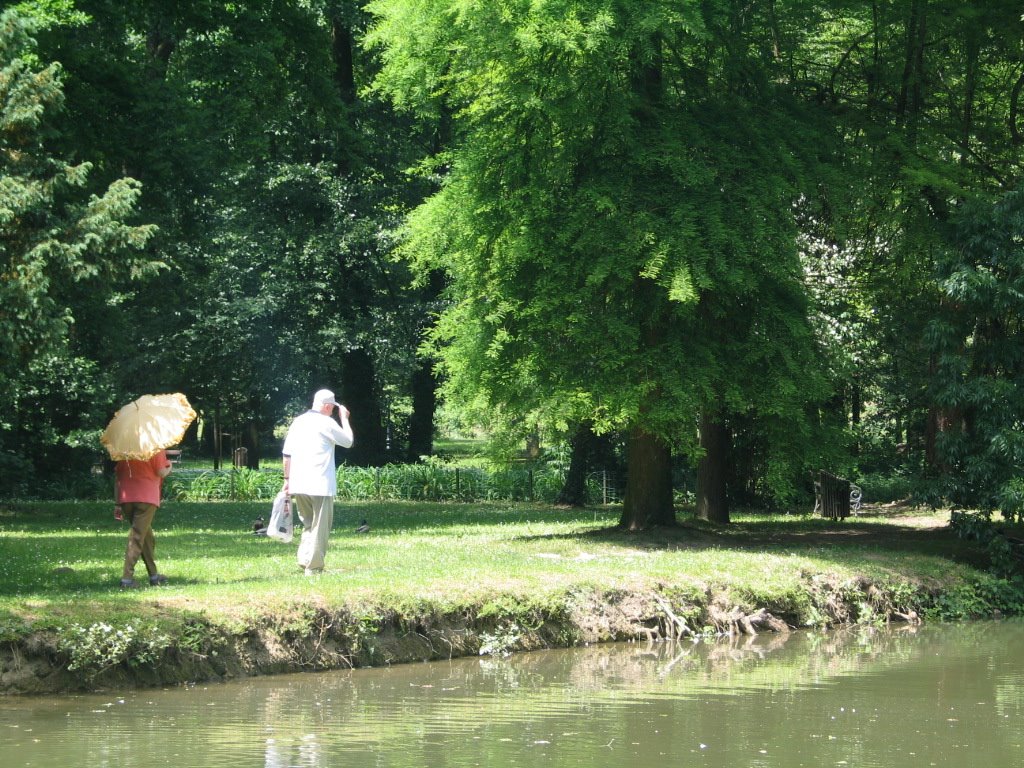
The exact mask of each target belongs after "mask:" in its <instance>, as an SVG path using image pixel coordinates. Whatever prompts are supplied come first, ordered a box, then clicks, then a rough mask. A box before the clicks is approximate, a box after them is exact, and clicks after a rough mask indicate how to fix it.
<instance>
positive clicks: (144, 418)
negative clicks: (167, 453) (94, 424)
mask: <svg viewBox="0 0 1024 768" xmlns="http://www.w3.org/2000/svg"><path fill="white" fill-rule="evenodd" d="M195 417H196V412H195V411H193V410H192V406H191V405H189V402H188V398H186V397H185V396H184V395H183V394H181V393H180V392H175V393H173V394H169V395H143V396H142V397H140V398H139V399H138V400H135V401H134V402H131V403H128V405H126V406H124V407H123V408H122V409H121V410H119V411H118V412H117V413H115V414H114V418H112V419H111V420H110V423H109V424H107V428H106V429H105V430H103V436H102V437H101V438H100V442H101V443H103V446H104V447H105V448H106V449H107V453H109V454H110V458H112V459H113V460H114V461H124V460H126V459H136V460H138V461H145V460H146V459H151V458H153V457H154V456H156V454H157V453H159V452H160V451H162V450H163V449H164V448H170V447H171V446H172V445H177V444H178V443H180V442H181V440H182V438H183V437H184V436H185V430H186V429H188V425H189V424H191V423H192V421H193V420H194V419H195Z"/></svg>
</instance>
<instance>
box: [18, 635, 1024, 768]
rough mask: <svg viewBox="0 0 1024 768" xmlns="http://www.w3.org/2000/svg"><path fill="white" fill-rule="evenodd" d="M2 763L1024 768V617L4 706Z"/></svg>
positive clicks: (279, 767) (281, 767)
mask: <svg viewBox="0 0 1024 768" xmlns="http://www.w3.org/2000/svg"><path fill="white" fill-rule="evenodd" d="M0 765H3V766H4V768H15V766H46V767H48V768H50V767H53V766H61V767H64V766H67V767H68V768H75V767H77V766H90V768H104V767H105V766H119V767H120V766H128V765H136V766H147V767H148V766H155V765H173V766H176V767H177V768H190V766H203V767H204V768H205V767H207V766H233V767H234V766H237V767H241V768H245V767H246V766H263V768H285V767H286V766H308V767H310V768H321V767H323V768H326V767H327V766H430V767H431V768H434V767H435V766H460V767H461V766H477V765H479V766H534V765H542V766H584V765H585V766H594V765H599V766H623V767H625V766H630V768H632V767H633V766H638V765H639V766H643V765H671V766H679V765H686V766H689V765H694V766H723V767H725V766H728V767H729V768H735V767H736V766H814V767H815V768H818V767H819V766H844V765H846V766H856V767H858V768H870V767H871V766H974V765H977V766H986V768H1002V767H1003V766H1006V767H1007V768H1009V767H1010V766H1022V765H1024V623H1019V622H1005V623H983V624H972V625H964V626H951V627H949V626H944V627H923V628H918V629H916V630H907V629H903V630H895V631H880V632H868V631H864V630H854V631H844V632H837V633H829V634H805V633H797V634H794V635H792V636H790V637H789V638H781V637H777V636H768V635H763V636H760V637H757V638H754V639H753V640H750V641H748V640H747V639H743V640H741V641H738V642H731V643H729V642H720V643H713V644H706V643H699V644H696V645H693V644H690V643H686V644H683V645H672V644H659V645H654V646H647V645H644V644H628V645H616V646H606V647H599V648H587V649H579V650H570V651H556V652H545V653H536V654H527V655H522V656H517V657H512V658H507V659H490V658H481V659H467V660H456V661H452V662H447V663H435V664H423V665H419V664H418V665H408V666H401V667H394V668H392V669H383V670H359V671H354V672H338V673H325V674H309V675H291V676H287V677H277V678H261V679H256V680H249V681H243V682H237V683H229V684H224V685H203V686H194V687H189V688H179V689H170V690H158V691H152V690H150V691H142V692H121V693H118V692H111V693H108V694H102V695H88V696H72V697H60V698H47V699H42V698H7V699H0Z"/></svg>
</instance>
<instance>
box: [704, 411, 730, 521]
mask: <svg viewBox="0 0 1024 768" xmlns="http://www.w3.org/2000/svg"><path fill="white" fill-rule="evenodd" d="M700 447H701V448H703V449H704V455H703V456H702V457H701V459H700V461H699V462H698V464H697V517H699V518H701V519H702V520H708V521H710V522H712V523H728V522H729V497H728V495H727V494H726V477H727V475H728V471H729V431H728V429H727V428H726V426H725V424H723V423H722V422H721V421H720V420H719V419H718V418H717V417H714V416H711V415H709V414H707V413H704V414H702V415H701V419H700Z"/></svg>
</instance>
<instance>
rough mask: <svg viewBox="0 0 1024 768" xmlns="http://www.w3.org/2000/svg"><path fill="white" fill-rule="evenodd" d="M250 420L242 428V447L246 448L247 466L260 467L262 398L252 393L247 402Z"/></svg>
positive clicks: (251, 467)
mask: <svg viewBox="0 0 1024 768" xmlns="http://www.w3.org/2000/svg"><path fill="white" fill-rule="evenodd" d="M247 409H248V413H249V420H248V421H247V422H246V424H245V427H244V428H243V430H242V447H243V448H245V466H246V467H248V468H249V469H259V468H260V421H259V413H260V398H259V396H258V395H250V396H249V402H248V404H247Z"/></svg>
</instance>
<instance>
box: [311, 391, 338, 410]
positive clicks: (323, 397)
mask: <svg viewBox="0 0 1024 768" xmlns="http://www.w3.org/2000/svg"><path fill="white" fill-rule="evenodd" d="M337 404H338V401H337V400H335V399H334V393H333V392H331V390H329V389H321V390H318V391H317V393H316V394H315V395H313V410H314V411H319V410H320V409H321V408H323V407H324V406H325V405H337Z"/></svg>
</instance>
